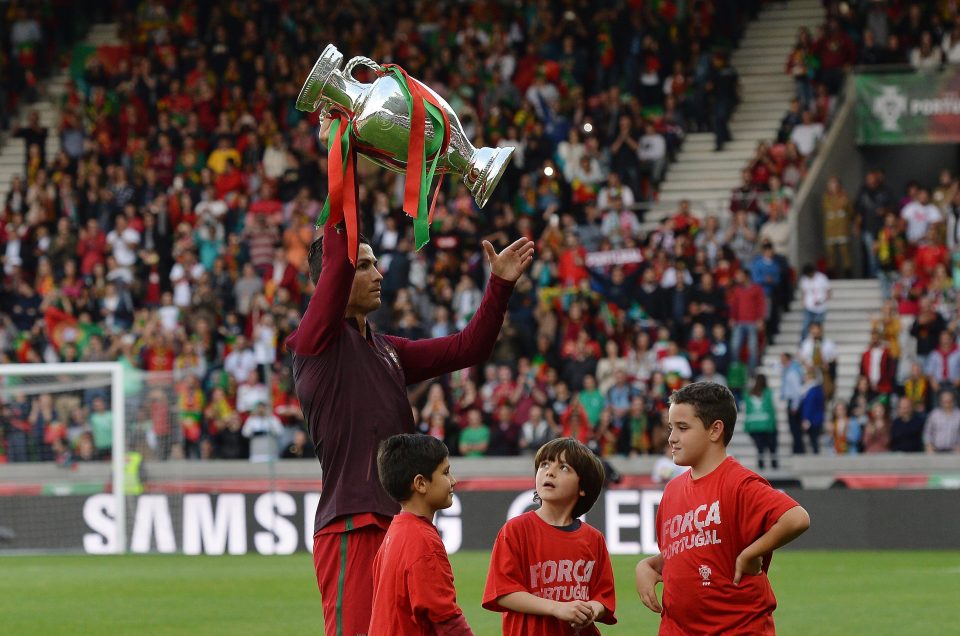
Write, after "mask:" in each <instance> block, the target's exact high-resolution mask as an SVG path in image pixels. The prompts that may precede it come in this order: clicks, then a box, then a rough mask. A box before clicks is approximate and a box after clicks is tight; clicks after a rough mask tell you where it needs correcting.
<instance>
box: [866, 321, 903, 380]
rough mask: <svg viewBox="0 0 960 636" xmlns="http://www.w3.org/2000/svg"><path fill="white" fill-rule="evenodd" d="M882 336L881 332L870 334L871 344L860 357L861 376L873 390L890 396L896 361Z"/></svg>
mask: <svg viewBox="0 0 960 636" xmlns="http://www.w3.org/2000/svg"><path fill="white" fill-rule="evenodd" d="M881 336H882V334H881V332H879V331H877V330H873V331H871V332H870V344H869V345H868V346H867V350H866V351H864V352H863V355H862V356H860V375H862V376H864V377H866V378H867V379H868V380H869V381H870V388H871V389H872V390H874V391H876V392H877V393H882V394H890V393H891V392H892V391H893V381H894V373H895V372H896V361H895V360H894V359H893V357H892V356H891V355H890V350H889V349H888V348H887V344H886V343H885V342H884V341H883V340H882V338H881Z"/></svg>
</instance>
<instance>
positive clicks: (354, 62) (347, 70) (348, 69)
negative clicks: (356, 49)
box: [343, 55, 381, 79]
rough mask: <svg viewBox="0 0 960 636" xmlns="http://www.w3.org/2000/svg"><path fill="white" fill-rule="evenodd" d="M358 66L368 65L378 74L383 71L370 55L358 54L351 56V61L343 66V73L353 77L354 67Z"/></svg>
mask: <svg viewBox="0 0 960 636" xmlns="http://www.w3.org/2000/svg"><path fill="white" fill-rule="evenodd" d="M357 66H366V67H367V68H369V69H371V70H373V71H374V72H375V73H377V74H380V72H381V70H380V65H379V64H377V63H376V62H374V61H373V60H371V59H370V58H369V57H363V56H362V55H358V56H357V57H352V58H350V61H349V62H347V65H346V66H344V67H343V74H344V75H346V76H347V77H349V78H351V79H353V69H354V68H355V67H357Z"/></svg>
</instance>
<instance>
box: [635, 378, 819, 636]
mask: <svg viewBox="0 0 960 636" xmlns="http://www.w3.org/2000/svg"><path fill="white" fill-rule="evenodd" d="M669 417H670V419H669V427H670V437H669V439H668V443H669V444H670V448H671V450H672V451H673V460H674V462H675V463H676V464H677V465H678V466H690V468H691V470H689V471H687V472H686V473H685V474H683V475H681V476H679V477H677V478H675V479H673V480H672V481H670V482H669V483H668V484H667V486H666V488H665V489H664V491H663V498H662V499H661V501H660V507H659V509H658V510H657V526H656V527H657V543H658V545H659V546H660V554H657V555H655V556H652V557H648V558H646V559H644V560H643V561H641V562H640V563H638V564H637V571H636V575H637V593H638V594H639V595H640V600H641V601H643V604H644V605H646V606H647V607H648V608H650V609H651V610H653V611H654V612H658V613H659V614H660V615H661V620H660V634H661V636H674V635H680V634H728V635H735V634H770V635H772V634H774V633H775V632H774V625H773V610H774V609H776V607H777V599H776V598H775V597H774V595H773V589H772V588H771V587H770V581H769V580H768V579H767V571H768V569H769V568H770V559H771V558H772V557H773V551H774V550H775V549H777V548H779V547H780V546H782V545H786V544H787V543H789V542H790V541H792V540H793V539H795V538H797V537H798V536H800V535H801V534H803V532H804V531H806V529H807V528H809V527H810V516H809V515H808V514H807V511H806V510H804V509H803V508H801V507H800V506H799V505H797V502H796V501H794V500H793V499H791V498H790V497H788V496H787V495H785V494H784V493H782V492H780V491H778V490H774V489H773V488H772V487H771V486H770V484H769V483H767V481H766V480H765V479H763V478H762V477H760V476H759V475H757V474H756V473H754V472H752V471H750V470H747V469H746V468H744V467H743V466H741V465H740V464H739V463H738V462H737V461H735V460H734V459H733V458H732V457H727V444H728V443H730V438H731V437H733V426H734V424H735V423H736V420H737V404H736V401H735V400H734V397H733V394H732V393H731V392H730V390H729V389H727V387H725V386H722V385H720V384H715V383H713V382H695V383H693V384H689V385H687V386H685V387H683V388H681V389H679V390H677V391H675V392H674V393H673V394H672V395H671V396H670V411H669ZM660 581H663V603H662V605H661V603H660V602H658V600H657V593H656V585H657V583H659V582H660Z"/></svg>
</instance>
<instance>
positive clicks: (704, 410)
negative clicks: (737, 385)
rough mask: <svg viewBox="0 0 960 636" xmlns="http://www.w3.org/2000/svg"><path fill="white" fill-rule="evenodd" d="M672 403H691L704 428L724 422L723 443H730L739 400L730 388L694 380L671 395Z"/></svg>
mask: <svg viewBox="0 0 960 636" xmlns="http://www.w3.org/2000/svg"><path fill="white" fill-rule="evenodd" d="M670 404H689V405H690V406H692V407H693V414H694V415H696V416H697V417H699V418H700V420H701V421H702V422H703V426H704V428H710V426H711V425H712V424H713V423H714V422H716V421H717V420H720V421H721V422H723V445H724V446H726V445H727V444H729V443H730V439H731V438H732V437H733V427H734V426H735V425H736V423H737V400H736V398H734V397H733V393H731V392H730V389H728V388H727V387H725V386H723V385H722V384H717V383H716V382H693V383H691V384H688V385H687V386H685V387H681V388H679V389H677V390H676V391H674V392H673V393H672V394H671V395H670Z"/></svg>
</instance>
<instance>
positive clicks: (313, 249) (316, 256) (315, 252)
mask: <svg viewBox="0 0 960 636" xmlns="http://www.w3.org/2000/svg"><path fill="white" fill-rule="evenodd" d="M359 239H360V244H361V245H370V241H369V239H367V237H366V236H364V235H363V234H361V235H360V237H359ZM307 264H308V265H309V266H310V280H312V281H313V284H314V285H316V284H317V281H318V280H320V270H322V269H323V237H322V236H321V237H319V238H315V239H313V243H311V244H310V249H309V250H307Z"/></svg>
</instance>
